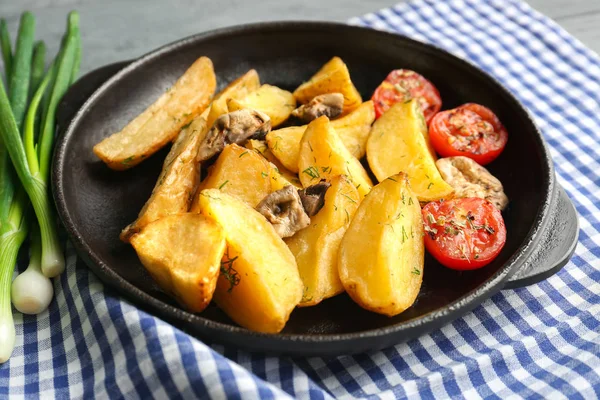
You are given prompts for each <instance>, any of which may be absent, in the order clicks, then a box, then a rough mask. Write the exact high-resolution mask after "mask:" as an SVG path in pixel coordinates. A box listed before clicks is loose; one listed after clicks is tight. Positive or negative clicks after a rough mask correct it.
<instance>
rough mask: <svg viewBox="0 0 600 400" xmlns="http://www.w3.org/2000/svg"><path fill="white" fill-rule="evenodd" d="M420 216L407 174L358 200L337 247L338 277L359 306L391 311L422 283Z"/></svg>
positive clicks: (411, 298) (394, 312)
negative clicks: (360, 200)
mask: <svg viewBox="0 0 600 400" xmlns="http://www.w3.org/2000/svg"><path fill="white" fill-rule="evenodd" d="M422 218H423V217H422V216H421V207H420V205H419V200H418V198H417V196H416V195H415V194H414V193H413V192H412V190H411V189H410V184H409V183H408V179H407V177H406V175H405V174H403V173H400V174H398V175H393V176H391V177H389V178H387V179H386V180H384V181H383V182H381V183H379V184H378V185H377V186H375V187H374V188H373V189H372V190H371V193H369V195H368V196H367V197H366V198H365V199H364V200H363V201H362V203H361V204H360V206H359V207H358V210H357V211H356V214H355V215H354V218H353V219H352V222H351V223H350V226H349V227H348V230H347V231H346V234H345V235H344V238H343V239H342V244H341V246H340V250H339V257H338V267H339V273H340V279H341V281H342V284H343V285H344V288H345V289H346V291H347V292H348V294H349V295H350V297H351V298H352V299H353V300H354V301H355V302H356V303H358V304H359V305H360V306H361V307H363V308H365V309H367V310H370V311H374V312H376V313H380V314H385V315H388V316H394V315H397V314H400V313H401V312H403V311H404V310H406V309H407V308H408V307H410V306H411V305H412V304H413V303H414V301H415V299H416V298H417V295H418V294H419V289H420V288H421V282H422V280H423V266H424V254H425V249H424V243H423V219H422Z"/></svg>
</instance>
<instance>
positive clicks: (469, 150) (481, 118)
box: [429, 103, 508, 165]
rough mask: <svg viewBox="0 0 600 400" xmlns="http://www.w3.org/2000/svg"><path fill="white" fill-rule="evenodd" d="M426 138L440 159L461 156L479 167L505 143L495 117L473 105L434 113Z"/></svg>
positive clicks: (504, 130) (488, 161)
mask: <svg viewBox="0 0 600 400" xmlns="http://www.w3.org/2000/svg"><path fill="white" fill-rule="evenodd" d="M429 137H430V139H431V144H432V145H433V147H434V149H435V151H436V152H437V153H438V154H439V155H441V156H442V157H454V156H465V157H469V158H472V159H473V160H475V161H477V162H478V163H479V164H480V165H485V164H489V163H490V162H492V161H493V160H494V159H496V157H498V156H499V155H500V153H502V150H504V147H505V146H506V142H507V141H508V133H507V132H506V129H504V126H503V125H502V123H500V120H499V119H498V117H496V114H494V112H493V111H492V110H490V109H489V108H487V107H484V106H482V105H479V104H475V103H467V104H463V105H462V106H460V107H457V108H454V109H452V110H447V111H442V112H439V113H437V114H436V115H435V117H434V118H433V119H432V120H431V124H429Z"/></svg>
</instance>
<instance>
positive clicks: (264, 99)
mask: <svg viewBox="0 0 600 400" xmlns="http://www.w3.org/2000/svg"><path fill="white" fill-rule="evenodd" d="M227 108H228V110H229V112H232V111H237V110H241V109H242V108H251V109H253V110H257V111H261V112H263V113H265V114H267V115H268V116H269V117H270V118H271V126H272V127H276V126H278V125H281V124H282V123H283V122H285V120H287V119H288V118H289V117H290V115H291V114H292V111H294V109H295V108H296V99H294V95H292V93H290V92H288V91H287V90H283V89H280V88H278V87H277V86H272V85H267V84H264V85H262V86H261V87H259V88H258V89H257V90H255V91H253V92H250V93H248V94H247V95H246V96H244V97H242V98H239V99H229V100H227Z"/></svg>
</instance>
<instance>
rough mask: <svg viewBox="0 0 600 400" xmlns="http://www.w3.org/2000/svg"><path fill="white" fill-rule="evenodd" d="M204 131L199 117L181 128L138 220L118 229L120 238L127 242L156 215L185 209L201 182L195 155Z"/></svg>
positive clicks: (154, 219)
mask: <svg viewBox="0 0 600 400" xmlns="http://www.w3.org/2000/svg"><path fill="white" fill-rule="evenodd" d="M205 134H206V121H205V120H204V119H202V117H201V116H198V117H196V119H194V120H193V121H192V123H191V124H190V125H189V126H188V127H187V128H184V129H183V130H182V131H181V133H180V134H179V136H178V138H177V140H176V141H175V143H174V144H173V147H171V150H170V151H169V154H167V157H166V158H165V161H164V163H163V169H162V171H161V173H160V175H159V177H158V180H157V181H156V184H155V186H154V189H153V190H152V194H151V195H150V198H149V199H148V201H146V204H144V207H143V208H142V209H141V211H140V212H139V214H138V217H137V219H136V220H135V221H134V222H132V223H131V224H129V225H128V226H127V227H126V228H125V229H123V231H122V232H121V235H120V239H121V240H122V241H124V242H128V241H129V238H130V237H131V235H133V234H135V233H136V232H139V230H140V229H142V228H143V227H144V226H146V225H147V224H148V223H150V222H152V221H156V220H157V219H159V218H162V217H165V216H167V215H172V214H181V213H185V212H187V211H188V209H189V207H190V205H191V203H192V199H193V196H194V193H195V192H196V188H197V187H198V184H199V182H200V168H199V166H198V165H197V163H196V154H197V153H198V148H199V146H200V144H201V143H202V139H203V138H204V135H205Z"/></svg>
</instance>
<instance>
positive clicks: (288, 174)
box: [246, 139, 302, 189]
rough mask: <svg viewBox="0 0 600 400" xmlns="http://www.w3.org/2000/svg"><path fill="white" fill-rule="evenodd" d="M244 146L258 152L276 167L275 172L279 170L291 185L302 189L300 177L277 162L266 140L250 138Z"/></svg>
mask: <svg viewBox="0 0 600 400" xmlns="http://www.w3.org/2000/svg"><path fill="white" fill-rule="evenodd" d="M246 148H247V149H250V150H254V151H256V152H257V153H259V154H260V155H261V156H263V157H264V158H265V159H266V160H267V161H269V162H270V163H271V164H273V165H274V166H275V168H277V172H279V173H280V174H281V176H283V177H284V178H285V180H287V181H288V182H290V183H291V184H292V185H293V186H295V187H297V188H298V189H302V183H301V182H300V179H298V175H297V174H295V173H293V172H292V171H290V170H288V169H287V168H286V167H284V166H283V164H281V162H279V160H278V159H277V157H275V156H274V155H273V153H272V152H271V150H269V147H268V146H267V143H266V142H264V141H262V140H257V139H250V140H248V142H247V143H246Z"/></svg>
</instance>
